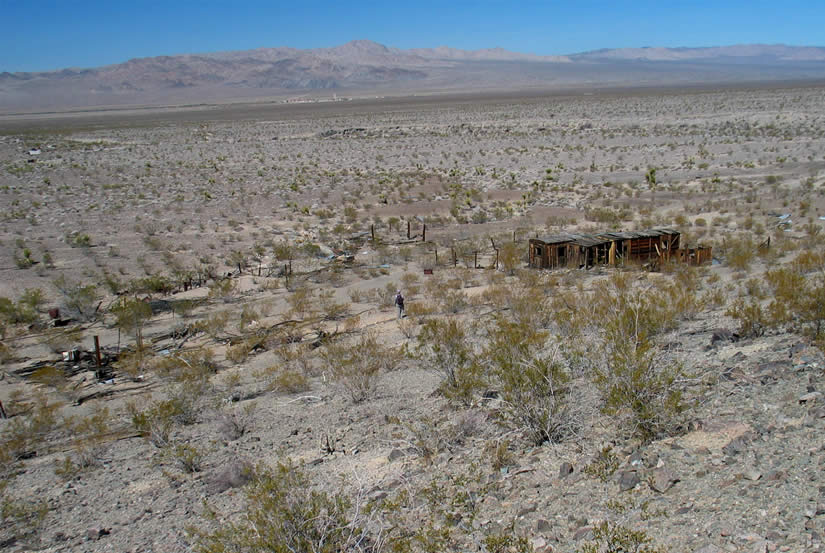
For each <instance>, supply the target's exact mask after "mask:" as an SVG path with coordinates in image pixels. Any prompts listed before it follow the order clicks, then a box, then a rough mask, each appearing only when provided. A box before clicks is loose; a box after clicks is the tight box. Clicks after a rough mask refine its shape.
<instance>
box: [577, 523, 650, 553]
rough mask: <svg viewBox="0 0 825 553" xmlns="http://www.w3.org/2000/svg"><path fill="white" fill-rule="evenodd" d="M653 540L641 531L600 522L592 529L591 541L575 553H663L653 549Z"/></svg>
mask: <svg viewBox="0 0 825 553" xmlns="http://www.w3.org/2000/svg"><path fill="white" fill-rule="evenodd" d="M652 542H653V539H652V538H651V537H650V536H648V535H647V533H646V532H644V531H642V530H633V529H631V528H627V527H625V526H620V525H618V524H615V523H612V522H609V521H606V520H605V521H602V522H600V523H599V524H597V525H596V526H594V527H593V541H591V542H589V543H587V544H585V545H584V546H582V548H581V549H579V550H578V552H577V553H620V552H621V553H663V552H664V549H659V548H657V547H653V546H651V545H650V544H651V543H652Z"/></svg>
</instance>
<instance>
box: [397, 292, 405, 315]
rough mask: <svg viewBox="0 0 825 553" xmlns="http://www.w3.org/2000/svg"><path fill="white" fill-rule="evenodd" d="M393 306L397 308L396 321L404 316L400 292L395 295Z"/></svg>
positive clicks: (402, 298) (402, 299) (402, 297)
mask: <svg viewBox="0 0 825 553" xmlns="http://www.w3.org/2000/svg"><path fill="white" fill-rule="evenodd" d="M395 306H396V307H397V308H398V320H399V321H400V320H401V318H402V317H403V316H404V296H402V295H401V290H399V291H398V292H396V294H395Z"/></svg>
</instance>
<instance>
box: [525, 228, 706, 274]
mask: <svg viewBox="0 0 825 553" xmlns="http://www.w3.org/2000/svg"><path fill="white" fill-rule="evenodd" d="M680 238H681V234H680V233H679V231H677V230H674V229H672V228H655V229H650V230H639V231H622V232H603V233H599V234H573V233H563V234H555V235H552V236H547V237H544V238H531V239H530V241H529V259H530V266H531V267H535V268H537V269H555V268H559V267H583V268H589V267H592V266H594V265H623V264H624V263H626V262H628V261H635V262H640V263H649V262H651V261H657V262H658V261H669V260H671V259H674V260H679V261H683V262H685V263H691V264H697V265H698V264H701V263H703V262H705V261H707V260H709V259H710V255H711V254H710V248H701V247H700V248H692V249H682V248H681V244H680Z"/></svg>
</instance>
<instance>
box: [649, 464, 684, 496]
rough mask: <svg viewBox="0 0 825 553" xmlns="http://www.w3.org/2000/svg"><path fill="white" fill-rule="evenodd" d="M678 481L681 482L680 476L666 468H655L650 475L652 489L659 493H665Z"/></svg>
mask: <svg viewBox="0 0 825 553" xmlns="http://www.w3.org/2000/svg"><path fill="white" fill-rule="evenodd" d="M677 482H679V478H678V477H677V476H674V475H673V474H672V473H671V472H670V471H669V470H667V469H664V468H657V469H654V470H653V471H651V473H650V475H649V477H648V485H649V486H650V489H651V490H653V491H654V492H658V493H665V492H666V491H668V490H669V489H670V488H672V487H673V485H674V484H676V483H677Z"/></svg>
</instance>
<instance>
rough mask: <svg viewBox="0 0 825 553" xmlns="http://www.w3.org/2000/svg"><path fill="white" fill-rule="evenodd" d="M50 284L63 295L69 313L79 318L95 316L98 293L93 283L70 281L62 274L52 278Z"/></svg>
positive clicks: (98, 299)
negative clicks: (84, 283)
mask: <svg viewBox="0 0 825 553" xmlns="http://www.w3.org/2000/svg"><path fill="white" fill-rule="evenodd" d="M52 284H53V285H54V287H55V288H57V290H58V291H60V293H61V294H62V295H63V301H64V303H65V305H66V308H67V309H68V310H69V312H70V313H72V314H73V315H75V316H76V317H78V318H80V319H81V320H91V319H93V318H94V317H95V316H96V314H97V307H98V302H99V301H100V294H99V293H98V291H97V287H96V286H95V285H93V284H87V285H85V286H84V285H82V284H79V283H76V282H71V281H69V280H68V279H67V278H66V277H65V276H64V275H60V276H59V277H57V278H56V279H54V280H53V281H52Z"/></svg>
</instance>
